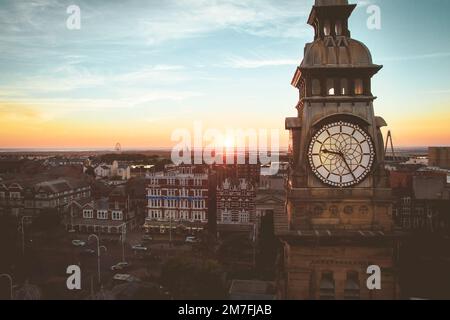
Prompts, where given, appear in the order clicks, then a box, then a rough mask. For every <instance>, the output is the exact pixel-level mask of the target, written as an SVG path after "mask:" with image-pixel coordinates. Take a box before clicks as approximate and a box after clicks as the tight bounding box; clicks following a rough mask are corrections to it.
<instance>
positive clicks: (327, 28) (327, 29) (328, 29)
mask: <svg viewBox="0 0 450 320" xmlns="http://www.w3.org/2000/svg"><path fill="white" fill-rule="evenodd" d="M323 33H324V35H325V36H329V35H330V33H331V26H330V21H329V20H325V23H324V26H323Z"/></svg>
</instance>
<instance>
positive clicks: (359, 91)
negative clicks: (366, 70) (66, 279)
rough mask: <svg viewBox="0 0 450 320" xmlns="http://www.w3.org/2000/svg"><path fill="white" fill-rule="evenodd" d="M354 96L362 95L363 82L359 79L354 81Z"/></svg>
mask: <svg viewBox="0 0 450 320" xmlns="http://www.w3.org/2000/svg"><path fill="white" fill-rule="evenodd" d="M355 94H356V95H362V94H364V86H363V81H362V80H361V79H356V80H355Z"/></svg>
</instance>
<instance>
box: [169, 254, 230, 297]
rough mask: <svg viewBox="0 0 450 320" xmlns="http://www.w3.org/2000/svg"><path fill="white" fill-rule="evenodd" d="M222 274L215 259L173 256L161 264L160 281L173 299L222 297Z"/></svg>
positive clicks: (224, 294) (223, 287) (223, 294)
mask: <svg viewBox="0 0 450 320" xmlns="http://www.w3.org/2000/svg"><path fill="white" fill-rule="evenodd" d="M223 275H224V273H223V271H222V269H221V268H220V265H219V263H218V262H217V261H215V260H211V259H206V260H204V259H196V258H192V257H175V258H172V259H170V260H169V261H167V263H165V264H164V265H163V270H162V274H161V281H162V283H163V285H164V286H166V287H167V288H169V290H170V292H171V293H172V295H173V297H174V298H175V299H199V300H202V299H203V300H211V299H224V298H225V296H226V290H225V285H224V282H223Z"/></svg>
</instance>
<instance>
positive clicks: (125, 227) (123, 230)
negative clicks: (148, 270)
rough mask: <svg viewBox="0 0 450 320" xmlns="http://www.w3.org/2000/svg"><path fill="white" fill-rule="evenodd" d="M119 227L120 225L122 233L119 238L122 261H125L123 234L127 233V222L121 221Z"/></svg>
mask: <svg viewBox="0 0 450 320" xmlns="http://www.w3.org/2000/svg"><path fill="white" fill-rule="evenodd" d="M120 227H121V231H122V235H121V238H122V262H126V261H125V236H126V234H127V224H126V223H123V224H121V225H120Z"/></svg>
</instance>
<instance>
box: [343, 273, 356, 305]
mask: <svg viewBox="0 0 450 320" xmlns="http://www.w3.org/2000/svg"><path fill="white" fill-rule="evenodd" d="M344 299H345V300H359V299H360V287H359V277H358V272H356V271H349V272H347V280H346V281H345V288H344Z"/></svg>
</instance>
